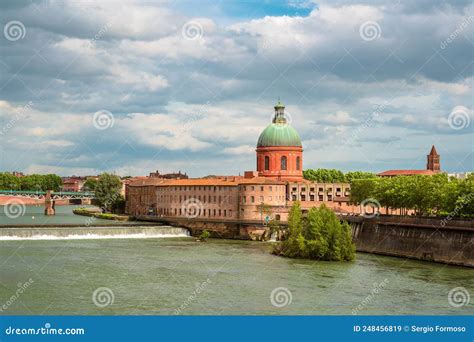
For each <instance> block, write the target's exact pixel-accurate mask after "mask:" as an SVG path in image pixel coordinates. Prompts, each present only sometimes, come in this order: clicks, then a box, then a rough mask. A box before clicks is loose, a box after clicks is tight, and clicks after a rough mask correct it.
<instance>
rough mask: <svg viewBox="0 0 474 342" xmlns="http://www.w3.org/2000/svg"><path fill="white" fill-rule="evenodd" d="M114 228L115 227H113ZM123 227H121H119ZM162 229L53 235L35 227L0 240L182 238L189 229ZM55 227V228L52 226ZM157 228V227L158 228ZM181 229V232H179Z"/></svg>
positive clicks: (186, 235)
mask: <svg viewBox="0 0 474 342" xmlns="http://www.w3.org/2000/svg"><path fill="white" fill-rule="evenodd" d="M110 228H112V227H94V228H92V229H94V230H95V229H97V231H100V230H102V229H104V230H105V229H110ZM114 228H115V227H114ZM121 228H123V227H121ZM134 228H140V227H134ZM163 228H164V229H163V231H162V232H159V231H156V230H155V231H154V232H142V233H128V234H127V233H125V234H122V233H120V232H116V233H114V232H111V233H109V234H94V233H90V232H87V233H86V232H84V233H80V232H78V233H75V232H71V234H68V235H64V236H61V235H55V234H54V233H52V234H41V233H44V232H40V230H41V228H37V229H36V231H35V232H34V233H33V234H31V235H29V236H19V235H2V236H0V241H17V240H104V239H163V238H182V237H190V234H189V231H188V230H186V229H184V228H183V229H179V228H171V227H169V228H171V229H170V230H171V231H168V232H167V231H166V230H167V229H166V228H168V227H163ZM52 229H53V230H54V229H57V228H52ZM158 230H159V229H158ZM180 230H181V232H179V231H180Z"/></svg>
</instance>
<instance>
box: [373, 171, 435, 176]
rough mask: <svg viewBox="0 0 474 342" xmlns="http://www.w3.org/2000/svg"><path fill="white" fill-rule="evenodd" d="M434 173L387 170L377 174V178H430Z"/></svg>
mask: <svg viewBox="0 0 474 342" xmlns="http://www.w3.org/2000/svg"><path fill="white" fill-rule="evenodd" d="M434 174H436V172H434V171H431V170H387V171H384V172H380V173H377V176H382V177H383V176H415V175H427V176H431V175H434Z"/></svg>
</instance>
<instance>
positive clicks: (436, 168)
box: [426, 145, 441, 173]
mask: <svg viewBox="0 0 474 342" xmlns="http://www.w3.org/2000/svg"><path fill="white" fill-rule="evenodd" d="M426 159H427V163H426V169H427V170H431V171H433V172H436V173H439V172H441V165H440V162H439V154H438V152H436V148H435V147H434V145H433V146H432V147H431V151H430V154H428V155H427V156H426Z"/></svg>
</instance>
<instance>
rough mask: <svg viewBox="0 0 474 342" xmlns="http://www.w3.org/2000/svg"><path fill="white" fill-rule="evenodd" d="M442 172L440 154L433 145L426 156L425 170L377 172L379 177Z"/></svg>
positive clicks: (429, 174)
mask: <svg viewBox="0 0 474 342" xmlns="http://www.w3.org/2000/svg"><path fill="white" fill-rule="evenodd" d="M440 172H441V163H440V155H439V154H438V152H437V151H436V148H435V147H434V145H433V146H431V151H430V153H428V155H427V156H426V169H425V170H387V171H384V172H381V173H379V174H377V176H379V177H396V176H415V175H425V176H432V175H435V174H437V173H440Z"/></svg>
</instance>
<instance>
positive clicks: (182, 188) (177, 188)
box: [158, 185, 232, 191]
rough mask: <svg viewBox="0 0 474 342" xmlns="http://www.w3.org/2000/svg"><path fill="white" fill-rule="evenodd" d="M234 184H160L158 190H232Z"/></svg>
mask: <svg viewBox="0 0 474 342" xmlns="http://www.w3.org/2000/svg"><path fill="white" fill-rule="evenodd" d="M231 188H232V186H218V185H215V186H214V185H213V186H196V185H192V186H169V187H167V186H158V191H196V190H200V191H201V190H202V191H225V190H230V189H231Z"/></svg>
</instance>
